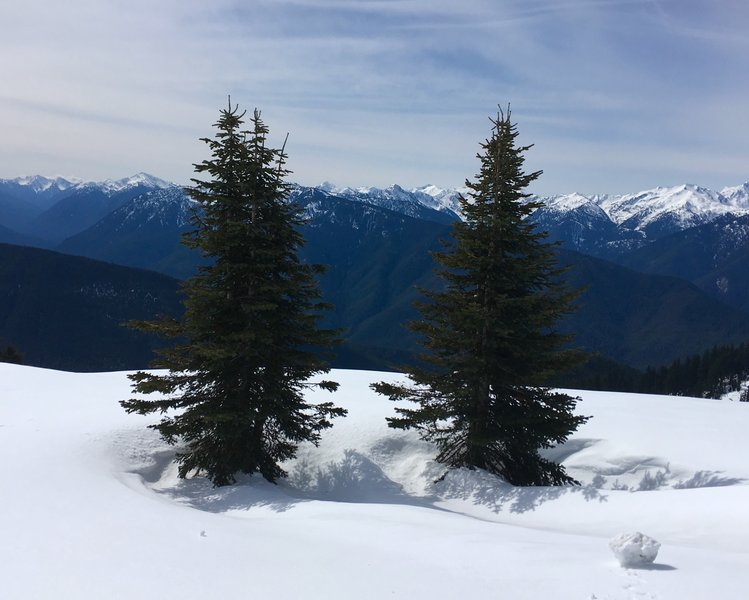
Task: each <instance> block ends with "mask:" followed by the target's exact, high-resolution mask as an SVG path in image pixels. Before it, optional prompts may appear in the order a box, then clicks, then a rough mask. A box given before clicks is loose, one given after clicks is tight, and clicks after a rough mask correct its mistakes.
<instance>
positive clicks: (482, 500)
mask: <svg viewBox="0 0 749 600" xmlns="http://www.w3.org/2000/svg"><path fill="white" fill-rule="evenodd" d="M396 442H397V440H396ZM393 444H395V442H390V445H389V446H388V447H387V448H384V449H383V448H376V449H375V450H376V452H375V454H380V453H384V454H387V455H391V454H394V453H397V452H398V450H399V447H397V446H393ZM587 445H589V444H588V443H587V442H585V441H581V442H580V443H579V444H577V445H575V447H574V448H571V447H570V448H566V449H564V452H567V453H568V455H571V454H573V453H574V452H577V451H579V450H580V449H582V448H584V447H586V446H587ZM391 446H393V447H391ZM174 455H175V450H174V449H170V450H166V451H158V452H154V453H153V454H152V455H151V457H150V458H151V461H150V463H149V464H148V465H146V466H142V467H140V468H138V469H134V470H133V471H132V472H134V473H136V474H138V475H139V476H140V477H141V478H142V480H143V483H144V485H145V487H147V488H149V489H150V490H151V491H153V492H154V493H156V494H159V495H161V496H165V497H168V498H170V499H171V500H173V501H175V502H176V503H178V504H183V505H186V506H190V507H192V508H195V509H198V510H203V511H207V512H213V513H226V512H236V511H242V512H246V511H249V510H251V509H256V508H267V509H269V510H272V511H274V512H285V511H288V510H290V509H292V508H293V507H294V506H296V505H298V504H300V503H304V502H310V501H315V500H319V501H326V502H346V503H369V504H398V505H409V506H418V507H422V508H430V509H435V510H441V511H446V510H447V509H444V508H442V507H439V506H437V503H438V502H439V501H440V500H450V499H458V500H463V501H466V502H470V503H472V504H474V505H481V506H485V507H487V508H488V509H490V510H491V511H493V512H495V513H499V512H501V511H509V512H512V513H524V512H528V511H532V510H535V509H536V508H538V507H539V506H540V505H542V504H544V503H545V502H549V501H552V500H556V499H558V498H560V497H561V496H563V495H565V494H580V495H582V497H583V498H584V499H585V500H587V501H590V502H592V501H598V502H605V501H606V496H605V495H603V494H601V492H600V491H599V490H598V489H596V488H595V487H594V486H592V485H587V486H559V487H515V486H512V485H510V484H508V483H506V482H505V481H503V480H502V479H501V478H500V477H497V476H495V475H491V474H489V473H486V472H484V471H479V470H469V469H452V470H450V471H448V472H447V473H446V474H445V476H444V477H442V478H440V479H439V480H438V481H435V479H436V478H437V477H439V474H440V473H441V471H442V469H443V468H444V467H443V466H442V465H439V464H437V463H435V462H434V461H429V462H427V464H426V465H425V467H424V470H423V472H422V473H421V477H422V478H423V479H426V480H427V481H431V482H432V483H430V484H428V485H427V486H426V489H425V494H424V495H417V494H412V493H409V492H408V491H406V490H405V489H404V488H403V486H402V485H400V484H399V483H397V482H395V481H393V480H392V479H390V478H389V477H388V476H387V475H386V473H385V472H384V471H383V469H382V468H381V467H380V466H379V465H378V464H376V463H375V462H374V461H373V460H372V459H371V458H369V457H368V456H365V455H364V454H362V453H361V452H358V451H356V450H353V449H347V450H345V451H344V453H343V456H342V458H341V459H339V460H334V461H330V462H328V463H326V464H324V465H319V464H317V463H315V464H312V463H310V462H308V461H306V460H304V459H303V458H300V459H298V460H296V461H295V462H294V463H292V464H291V466H290V468H289V473H288V476H287V477H286V478H285V479H281V480H279V481H278V483H277V484H273V483H269V482H267V481H266V480H265V479H263V478H262V477H261V476H260V475H257V474H256V475H252V476H250V475H239V476H238V477H237V482H236V484H234V485H230V486H224V487H219V488H217V487H213V485H212V484H211V482H210V481H209V480H208V479H206V478H205V477H192V478H187V479H180V478H178V477H177V465H176V463H175V462H174Z"/></svg>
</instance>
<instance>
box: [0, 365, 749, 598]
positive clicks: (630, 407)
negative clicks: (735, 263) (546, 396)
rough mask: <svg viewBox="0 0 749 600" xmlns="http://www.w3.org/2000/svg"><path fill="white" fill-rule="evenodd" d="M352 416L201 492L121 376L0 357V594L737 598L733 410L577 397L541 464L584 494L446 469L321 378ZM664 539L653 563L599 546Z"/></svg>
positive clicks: (357, 378)
mask: <svg viewBox="0 0 749 600" xmlns="http://www.w3.org/2000/svg"><path fill="white" fill-rule="evenodd" d="M330 378H331V379H333V380H335V381H338V382H340V384H341V387H340V389H339V391H338V392H337V393H336V394H335V395H334V396H331V395H330V394H328V393H326V392H324V391H320V390H315V391H309V392H308V393H309V394H310V397H309V399H310V401H312V402H315V401H326V400H330V399H333V400H334V401H335V403H336V404H337V405H340V406H343V407H344V408H347V409H348V410H349V416H348V417H346V418H345V419H336V420H335V422H334V427H333V428H332V429H330V430H326V431H325V432H323V437H322V440H321V443H320V445H319V447H315V446H313V445H311V444H304V445H303V446H301V447H300V449H299V454H298V456H297V457H296V458H295V459H294V460H290V461H288V462H287V463H285V464H284V468H285V469H286V470H287V471H288V473H289V476H288V478H287V479H285V480H282V481H280V482H279V483H278V485H272V484H269V483H267V482H265V481H264V480H263V479H262V478H260V477H257V476H252V477H246V476H245V477H241V478H240V480H239V482H238V484H237V485H234V486H228V487H223V488H213V487H211V485H210V482H207V481H206V480H205V479H204V478H203V477H198V476H195V477H191V478H189V479H179V478H178V477H177V473H176V468H175V464H174V460H173V459H174V454H175V452H177V451H179V448H175V447H171V446H168V445H166V444H164V442H163V441H162V440H161V439H160V438H159V437H158V435H157V434H156V433H155V432H154V431H152V430H149V429H147V427H146V426H147V425H148V424H149V423H151V422H153V419H157V418H158V417H157V416H154V417H153V418H152V417H142V416H136V415H128V414H126V413H125V412H124V411H123V410H122V408H121V407H120V406H119V404H118V401H119V400H122V399H125V398H128V397H130V386H129V381H128V380H127V378H126V374H125V373H87V374H76V373H63V372H57V371H51V370H45V369H35V368H30V367H22V366H17V365H8V364H2V363H0V456H2V457H3V471H2V483H0V486H2V491H1V493H0V531H2V543H0V582H2V584H1V585H0V597H2V598H8V599H13V600H40V599H41V600H43V599H47V598H75V599H76V600H101V599H102V598H107V600H120V599H122V600H125V599H132V598H138V599H144V600H150V599H159V600H192V599H196V600H197V599H200V600H204V599H205V598H268V599H271V600H299V599H302V598H303V599H305V600H308V599H311V600H316V599H325V600H350V599H351V598H356V599H357V600H381V599H382V598H395V599H407V600H442V599H445V600H447V599H450V600H452V599H454V598H512V600H539V599H553V600H580V599H583V600H590V599H592V598H596V599H598V600H604V599H606V600H632V599H635V598H636V599H641V598H647V599H663V600H666V599H668V598H679V599H681V600H684V599H687V600H691V599H694V600H704V599H705V598H720V599H721V600H744V599H745V598H746V590H747V589H749V549H748V547H747V543H746V539H747V531H749V511H747V510H746V507H747V506H748V505H749V485H747V484H748V483H749V463H748V462H747V461H746V456H745V453H744V452H743V451H742V449H743V448H744V446H745V440H746V432H747V430H749V403H743V402H720V401H715V400H704V399H696V398H684V397H664V396H653V395H635V394H615V393H606V392H587V391H582V392H573V393H575V394H578V393H579V394H580V395H581V396H582V398H583V400H582V402H580V403H579V405H578V410H579V411H580V412H581V414H585V415H591V416H592V418H591V419H590V420H589V421H588V422H587V423H585V425H583V426H582V427H581V428H580V429H579V430H578V431H577V432H576V433H575V435H574V436H573V437H572V438H571V439H570V440H569V441H568V442H567V443H566V444H564V445H562V446H560V447H557V448H552V449H550V450H548V451H545V452H546V456H548V457H550V458H553V459H555V460H559V461H562V463H563V464H564V465H565V466H566V467H567V469H568V471H569V473H570V474H571V475H572V476H573V477H575V478H576V479H578V480H579V481H580V482H581V483H582V485H581V486H569V487H514V486H511V485H509V484H507V483H506V482H504V481H502V480H501V479H498V478H497V477H494V476H491V475H489V474H487V473H485V472H482V471H470V470H467V469H461V470H455V471H451V472H450V473H448V474H447V475H446V476H445V477H444V478H442V475H444V474H445V468H444V466H442V465H440V464H437V463H436V462H435V461H434V456H435V450H434V448H433V447H432V446H431V445H430V444H428V443H426V442H423V441H422V440H420V439H419V437H418V435H417V434H416V433H415V432H412V431H396V430H392V429H389V428H388V427H387V423H386V421H385V418H386V417H388V416H392V415H393V409H394V406H395V405H394V403H392V402H389V401H388V400H386V399H384V398H383V397H381V396H378V395H376V394H374V392H372V391H371V390H370V389H369V384H370V383H372V382H375V381H382V380H386V381H399V380H401V379H402V376H400V375H397V374H393V373H375V372H366V371H344V370H335V371H333V372H332V373H331V374H330ZM621 531H645V532H647V533H648V534H649V535H652V536H654V537H655V538H656V539H658V540H659V541H660V542H662V543H663V547H662V549H661V552H660V554H659V556H658V559H657V562H655V563H652V564H651V565H650V566H649V568H647V569H622V568H621V567H620V566H619V565H618V563H617V562H616V560H615V559H614V557H613V556H612V554H611V551H610V549H609V548H607V541H608V540H609V539H611V538H612V537H613V536H614V535H616V534H617V533H619V532H621Z"/></svg>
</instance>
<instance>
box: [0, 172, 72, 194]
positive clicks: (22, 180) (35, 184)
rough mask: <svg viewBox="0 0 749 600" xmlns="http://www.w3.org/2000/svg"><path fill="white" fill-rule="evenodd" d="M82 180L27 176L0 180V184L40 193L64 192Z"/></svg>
mask: <svg viewBox="0 0 749 600" xmlns="http://www.w3.org/2000/svg"><path fill="white" fill-rule="evenodd" d="M81 183H83V180H81V179H77V178H74V177H67V178H65V177H44V176H42V175H29V176H27V177H16V178H15V179H0V184H16V185H18V186H22V187H27V188H29V189H30V190H32V191H34V192H36V193H40V192H47V191H50V190H56V191H61V192H62V191H65V190H67V189H70V188H72V187H75V186H76V185H78V184H81Z"/></svg>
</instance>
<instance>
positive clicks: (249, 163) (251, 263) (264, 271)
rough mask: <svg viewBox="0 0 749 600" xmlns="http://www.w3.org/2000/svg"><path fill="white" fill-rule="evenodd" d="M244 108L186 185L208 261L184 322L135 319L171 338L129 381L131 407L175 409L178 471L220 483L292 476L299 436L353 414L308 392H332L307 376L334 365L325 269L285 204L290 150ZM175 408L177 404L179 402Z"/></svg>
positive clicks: (232, 115)
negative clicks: (304, 257)
mask: <svg viewBox="0 0 749 600" xmlns="http://www.w3.org/2000/svg"><path fill="white" fill-rule="evenodd" d="M244 115H245V113H244V112H241V113H240V111H239V109H238V108H237V107H236V106H235V107H232V105H231V101H230V102H229V108H228V109H224V110H222V111H221V113H220V118H219V120H218V122H217V123H216V124H215V127H216V128H217V133H216V135H215V138H214V139H209V138H204V139H203V140H202V141H204V142H205V143H206V144H207V145H208V147H209V149H210V151H211V158H209V159H207V160H204V161H203V162H202V163H200V164H197V165H195V171H196V173H198V174H200V175H201V176H203V177H205V179H193V180H192V182H193V184H194V186H193V187H192V188H190V189H188V190H187V192H188V193H189V195H190V196H191V198H192V199H193V200H195V201H196V203H197V205H198V206H199V209H198V210H196V211H195V214H194V216H193V225H194V226H195V230H194V231H193V232H191V233H189V234H187V235H186V236H185V239H184V243H185V244H186V245H188V246H189V247H191V248H195V249H197V250H199V251H200V252H202V254H203V255H204V256H206V257H208V258H209V259H210V261H211V264H210V266H206V267H201V269H200V271H199V272H198V274H197V275H195V276H194V277H192V278H191V279H189V280H188V281H186V282H185V283H184V285H183V291H184V294H185V301H184V305H185V313H184V316H183V317H182V318H181V320H162V321H158V322H141V323H138V324H136V326H137V327H139V328H140V329H143V330H146V331H152V332H156V333H158V334H161V335H163V336H167V337H170V338H174V339H175V340H177V343H176V344H175V345H174V346H173V347H171V348H168V349H166V350H163V351H161V352H160V353H159V358H158V359H157V360H156V361H155V362H154V364H153V366H154V367H156V368H164V369H168V370H169V372H168V373H167V374H158V373H147V372H139V373H136V374H134V375H132V376H131V377H130V378H131V380H132V381H133V382H134V383H133V390H134V392H136V393H138V394H151V393H154V392H155V393H159V394H161V395H162V396H161V397H159V398H158V399H144V398H142V397H139V398H133V399H130V400H125V401H123V402H122V403H121V404H122V405H123V406H124V408H125V409H126V410H127V412H136V413H140V414H148V413H153V412H159V413H162V414H163V413H167V412H168V411H169V414H168V415H167V416H165V417H163V418H162V420H161V421H160V422H159V423H157V424H154V425H151V426H150V427H152V428H153V429H156V430H157V431H159V432H160V433H161V435H162V436H163V437H164V439H165V440H166V441H167V442H169V443H171V444H175V443H180V444H182V450H181V451H180V452H179V453H178V454H177V460H178V462H179V475H180V477H186V476H187V475H188V474H191V473H202V474H205V475H206V476H207V477H208V478H209V479H210V480H211V481H212V482H213V483H214V485H217V486H220V485H226V484H231V483H234V482H235V474H236V473H239V472H241V473H255V472H260V473H261V474H262V475H263V476H264V477H265V478H266V479H268V480H269V481H274V480H275V479H276V478H278V477H280V476H283V475H285V473H284V471H283V470H282V468H281V467H280V466H279V465H278V462H279V461H283V460H285V459H289V458H292V457H293V456H294V455H295V453H296V448H297V445H298V444H299V443H300V442H302V441H311V442H313V443H317V442H318V440H319V438H320V431H321V430H323V429H325V428H328V427H330V426H331V423H330V420H329V419H330V418H332V417H335V416H342V415H344V414H345V411H344V410H343V409H341V408H337V407H335V406H334V405H333V404H332V403H330V402H324V403H318V404H314V405H313V404H309V403H308V402H306V401H305V399H304V391H305V390H306V389H307V388H309V387H312V386H317V387H320V388H323V389H326V390H328V391H334V390H335V389H336V388H337V387H338V384H337V383H335V382H332V381H318V382H316V383H309V382H308V381H309V379H310V378H311V377H313V376H315V375H318V374H320V373H325V372H327V371H328V370H329V368H328V366H327V364H326V362H325V360H324V358H323V357H321V354H320V351H321V350H323V349H325V348H328V347H330V345H331V344H332V343H334V342H335V341H336V336H337V333H336V332H334V331H331V330H324V329H320V328H318V326H317V323H318V320H319V317H320V312H321V311H322V310H324V309H327V308H329V306H328V305H327V304H324V303H323V302H321V301H320V293H319V290H318V288H317V284H316V276H317V275H318V274H320V273H321V272H322V270H323V269H322V267H320V266H319V265H308V264H303V263H301V262H300V261H299V259H298V256H297V250H298V249H299V247H300V246H301V245H302V243H303V239H302V236H301V234H300V233H299V230H298V226H299V225H300V224H301V219H300V215H299V210H298V209H297V208H296V207H295V206H293V205H292V204H290V203H288V202H287V201H286V196H287V194H288V191H289V186H288V184H287V183H285V182H284V177H285V176H286V175H287V174H288V171H287V170H286V169H285V167H284V164H285V159H286V155H285V153H284V150H283V148H282V149H280V150H277V149H272V148H269V147H268V146H267V145H266V137H267V134H268V128H267V127H266V125H265V124H264V123H263V121H262V120H261V118H260V112H259V111H257V110H255V112H254V114H253V116H252V117H251V119H250V123H251V128H250V131H243V130H242V125H243V122H244ZM172 409H174V410H172Z"/></svg>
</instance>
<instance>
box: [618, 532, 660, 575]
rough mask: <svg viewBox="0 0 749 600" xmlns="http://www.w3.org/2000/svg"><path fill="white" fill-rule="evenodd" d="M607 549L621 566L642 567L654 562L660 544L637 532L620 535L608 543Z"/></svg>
mask: <svg viewBox="0 0 749 600" xmlns="http://www.w3.org/2000/svg"><path fill="white" fill-rule="evenodd" d="M609 547H610V548H611V551H612V552H613V553H614V556H616V558H617V560H618V561H619V564H620V565H621V566H623V567H642V566H647V565H649V564H652V563H653V562H654V561H655V558H656V556H658V550H659V549H660V547H661V544H660V542H656V541H655V540H654V539H653V538H651V537H649V536H647V535H645V534H644V533H640V532H639V531H638V532H635V533H620V534H619V535H617V536H616V537H614V538H613V539H612V540H611V541H610V542H609Z"/></svg>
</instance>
